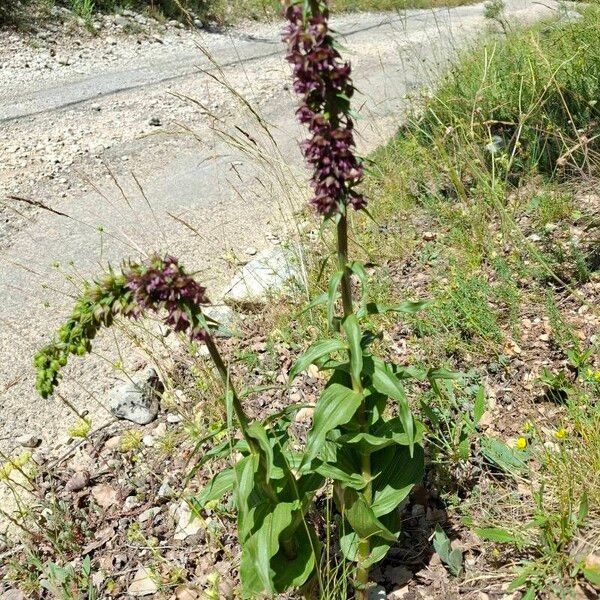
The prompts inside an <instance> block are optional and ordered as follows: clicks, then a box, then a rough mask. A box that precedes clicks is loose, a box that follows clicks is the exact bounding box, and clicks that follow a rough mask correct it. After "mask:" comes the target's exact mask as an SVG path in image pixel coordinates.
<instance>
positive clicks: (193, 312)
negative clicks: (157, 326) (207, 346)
mask: <svg viewBox="0 0 600 600" xmlns="http://www.w3.org/2000/svg"><path fill="white" fill-rule="evenodd" d="M126 279H127V283H126V287H127V288H128V289H130V290H131V291H132V292H133V295H134V301H135V305H136V307H135V309H134V311H133V315H132V316H134V317H138V316H139V315H140V314H141V313H142V312H143V311H144V310H153V311H159V310H161V309H164V310H166V312H167V316H166V318H165V323H166V324H167V325H169V326H170V327H171V328H172V329H173V330H174V331H178V332H179V331H187V332H188V333H189V336H190V338H191V339H193V340H199V341H200V340H203V339H205V337H206V333H205V330H204V327H202V325H201V324H200V322H199V319H198V316H199V307H200V305H202V304H206V303H207V302H208V299H207V297H206V288H204V287H202V286H201V285H200V284H199V283H198V282H197V281H196V280H195V279H194V278H193V277H191V276H190V275H188V274H187V273H186V272H185V271H184V269H183V267H181V266H180V265H179V261H178V260H177V259H176V258H175V257H173V256H166V257H165V258H164V259H163V258H159V257H156V256H155V257H152V258H151V260H150V262H149V264H148V266H139V265H135V266H132V267H131V270H130V271H129V273H127V274H126Z"/></svg>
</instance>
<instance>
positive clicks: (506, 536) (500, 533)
mask: <svg viewBox="0 0 600 600" xmlns="http://www.w3.org/2000/svg"><path fill="white" fill-rule="evenodd" d="M474 531H475V534H476V535H477V536H479V537H480V538H481V539H482V540H486V541H488V542H497V543H499V544H515V543H517V541H519V539H520V538H519V537H518V536H515V535H514V534H512V533H511V532H510V531H508V530H506V529H502V528H501V527H477V528H476V529H475V530H474Z"/></svg>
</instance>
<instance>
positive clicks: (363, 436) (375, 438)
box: [338, 417, 425, 453]
mask: <svg viewBox="0 0 600 600" xmlns="http://www.w3.org/2000/svg"><path fill="white" fill-rule="evenodd" d="M424 430H425V428H424V426H423V424H422V423H419V422H418V421H417V422H416V423H415V436H414V442H415V444H419V443H421V441H422V440H423V433H424ZM372 432H373V433H361V432H353V433H348V434H345V435H342V436H341V437H340V438H339V439H338V443H339V444H350V445H353V446H354V445H356V446H358V449H359V451H360V452H361V453H370V452H377V451H378V450H381V449H383V448H386V447H388V446H408V445H409V439H408V435H407V434H406V432H405V431H404V427H403V426H402V422H401V421H400V419H399V418H397V417H395V418H393V419H390V420H388V421H385V422H384V423H383V424H382V425H381V426H380V427H378V428H375V427H374V428H373V429H372Z"/></svg>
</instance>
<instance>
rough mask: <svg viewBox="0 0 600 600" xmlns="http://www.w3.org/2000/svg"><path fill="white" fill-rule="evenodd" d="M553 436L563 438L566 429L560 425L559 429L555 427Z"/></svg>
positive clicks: (565, 434) (558, 438) (565, 435)
mask: <svg viewBox="0 0 600 600" xmlns="http://www.w3.org/2000/svg"><path fill="white" fill-rule="evenodd" d="M554 437H555V438H556V439H557V440H564V439H565V438H566V437H567V430H566V429H565V428H564V427H561V428H560V429H557V430H556V431H555V432H554Z"/></svg>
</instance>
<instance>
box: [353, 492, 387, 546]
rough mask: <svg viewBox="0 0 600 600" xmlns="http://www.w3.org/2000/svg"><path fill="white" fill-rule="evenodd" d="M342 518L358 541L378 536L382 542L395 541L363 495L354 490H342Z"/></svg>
mask: <svg viewBox="0 0 600 600" xmlns="http://www.w3.org/2000/svg"><path fill="white" fill-rule="evenodd" d="M343 493H344V496H343V498H344V513H343V514H344V517H345V518H346V519H347V521H348V523H349V524H350V526H351V527H352V529H353V530H354V531H355V532H356V533H357V535H358V537H359V538H360V539H363V540H364V539H369V538H371V537H373V536H379V537H381V538H383V539H384V540H389V541H392V542H394V541H396V539H397V536H395V535H394V534H393V533H392V532H391V531H390V530H389V529H388V528H387V527H386V526H385V525H384V524H383V523H382V522H381V521H380V520H379V519H378V518H377V517H376V516H375V514H374V513H373V510H372V509H371V507H370V506H369V503H368V502H367V500H366V498H365V497H364V495H363V494H362V493H360V492H357V491H356V490H353V489H350V488H346V489H345V490H344V492H343Z"/></svg>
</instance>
